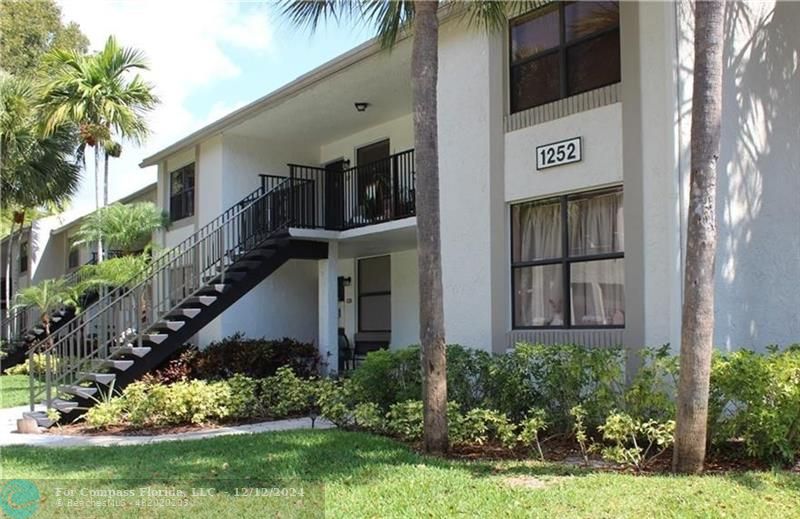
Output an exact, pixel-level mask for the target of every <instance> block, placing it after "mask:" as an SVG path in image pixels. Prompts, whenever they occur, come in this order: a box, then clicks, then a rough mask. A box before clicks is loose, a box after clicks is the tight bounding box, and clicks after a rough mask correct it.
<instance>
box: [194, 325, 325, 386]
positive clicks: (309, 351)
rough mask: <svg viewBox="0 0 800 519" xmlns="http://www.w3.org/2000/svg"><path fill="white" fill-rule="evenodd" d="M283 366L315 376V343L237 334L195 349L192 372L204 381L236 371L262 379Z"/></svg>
mask: <svg viewBox="0 0 800 519" xmlns="http://www.w3.org/2000/svg"><path fill="white" fill-rule="evenodd" d="M282 366H287V367H289V368H291V369H292V371H294V372H295V373H296V374H297V375H298V376H300V377H303V378H307V377H311V376H314V375H316V374H317V370H318V368H319V354H318V352H317V348H316V346H314V345H313V344H311V343H303V342H298V341H295V340H292V339H288V338H284V339H281V340H267V339H246V338H245V337H244V335H243V334H241V333H237V334H235V335H233V336H231V337H227V338H225V339H222V340H221V341H219V342H213V343H211V344H209V345H208V347H207V348H205V349H204V350H202V351H200V352H198V354H197V355H196V357H195V360H194V367H193V375H194V376H195V377H196V378H201V379H205V380H220V379H226V378H229V377H231V376H233V375H235V374H237V373H238V374H240V375H246V376H248V377H251V378H265V377H270V376H272V375H275V373H276V372H277V371H278V368H280V367H282Z"/></svg>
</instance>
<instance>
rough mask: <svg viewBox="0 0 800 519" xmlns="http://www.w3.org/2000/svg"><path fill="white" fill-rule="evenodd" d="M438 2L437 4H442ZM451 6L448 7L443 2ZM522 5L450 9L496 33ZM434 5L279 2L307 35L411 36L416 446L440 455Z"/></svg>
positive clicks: (387, 41) (442, 395)
mask: <svg viewBox="0 0 800 519" xmlns="http://www.w3.org/2000/svg"><path fill="white" fill-rule="evenodd" d="M443 3H444V2H443ZM446 3H448V4H456V2H446ZM527 4H529V2H490V1H475V2H463V3H458V7H457V8H458V9H461V13H462V14H463V15H465V16H467V17H468V18H469V19H470V21H471V22H472V23H473V24H475V25H480V26H482V27H484V28H485V29H487V30H493V29H498V28H501V27H503V26H504V25H505V24H506V22H507V19H508V16H509V15H510V14H512V11H517V10H521V9H525V8H526V7H529V6H528V5H527ZM440 5H441V4H440V2H437V1H419V0H405V1H394V0H323V1H309V0H283V1H282V2H281V6H282V14H283V15H284V16H285V17H286V18H287V19H288V20H290V21H291V22H292V23H294V24H295V25H297V26H300V27H308V28H310V29H312V30H313V29H315V28H316V27H317V25H318V24H319V22H320V21H324V20H326V19H328V18H332V19H334V20H345V19H349V20H350V21H353V22H355V23H365V24H367V25H370V26H372V27H373V28H375V30H376V31H377V35H378V37H379V39H380V41H381V43H382V45H383V46H384V47H387V48H388V47H391V46H393V45H394V44H395V43H396V42H397V41H398V39H399V38H400V37H401V36H402V34H403V32H404V31H405V30H406V29H410V30H412V31H413V48H412V55H411V85H412V91H413V103H414V142H415V147H416V153H415V170H416V183H417V185H416V193H417V195H416V213H417V251H418V263H419V295H420V342H421V344H422V359H421V361H422V374H423V402H424V409H423V411H424V412H423V416H424V447H425V450H426V451H428V452H439V453H441V452H445V451H446V450H447V449H448V433H447V377H446V369H447V366H446V346H445V335H444V307H443V303H442V266H441V240H440V221H439V152H438V140H437V128H438V126H437V106H436V95H437V91H436V88H437V83H438V61H439V57H438V56H439V18H438V10H439V6H440Z"/></svg>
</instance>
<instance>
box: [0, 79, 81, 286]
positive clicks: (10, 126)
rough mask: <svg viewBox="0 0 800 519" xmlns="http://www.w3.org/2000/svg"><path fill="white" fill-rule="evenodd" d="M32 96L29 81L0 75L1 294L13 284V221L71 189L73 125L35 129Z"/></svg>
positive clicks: (59, 201) (62, 198)
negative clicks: (6, 224) (5, 221)
mask: <svg viewBox="0 0 800 519" xmlns="http://www.w3.org/2000/svg"><path fill="white" fill-rule="evenodd" d="M34 105H35V96H34V89H33V86H32V84H31V82H30V81H28V80H25V79H20V78H14V77H11V76H8V75H4V74H2V75H0V149H2V153H0V191H1V192H2V193H3V207H4V211H6V212H8V211H10V212H11V213H12V214H11V225H10V228H9V233H10V237H9V239H8V253H7V254H6V276H5V277H6V279H9V280H11V283H6V294H5V295H6V300H7V301H10V300H11V286H12V285H14V284H15V283H14V270H13V269H12V264H13V258H14V254H13V253H12V251H14V250H15V246H14V238H15V225H16V229H18V230H19V229H22V227H23V225H24V223H25V216H26V214H29V213H30V212H31V211H33V210H34V209H35V208H39V207H43V206H51V207H52V206H53V205H56V206H62V205H63V204H65V203H66V202H67V201H68V200H69V199H70V197H71V196H72V195H73V194H74V193H75V192H76V191H77V189H78V185H79V182H80V167H79V166H78V164H76V163H75V162H74V160H73V158H72V152H73V151H74V149H75V145H76V144H77V142H78V141H77V134H76V131H75V128H74V126H71V125H69V124H60V125H56V126H54V127H53V129H52V131H51V132H50V134H49V135H47V136H43V135H41V134H40V133H39V132H38V130H37V120H36V113H35V110H34Z"/></svg>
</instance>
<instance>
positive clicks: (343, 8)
mask: <svg viewBox="0 0 800 519" xmlns="http://www.w3.org/2000/svg"><path fill="white" fill-rule="evenodd" d="M358 4H359V2H358V1H352V0H279V1H278V9H279V10H280V13H281V16H283V17H284V19H286V20H288V21H289V23H291V24H292V25H295V26H297V27H299V28H301V29H308V30H310V31H311V32H314V31H316V30H317V27H319V24H320V22H327V21H328V20H333V21H335V22H341V21H342V20H343V19H344V18H348V17H352V16H353V14H354V13H355V11H356V10H357V9H358Z"/></svg>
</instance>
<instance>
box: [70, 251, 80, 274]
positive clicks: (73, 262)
mask: <svg viewBox="0 0 800 519" xmlns="http://www.w3.org/2000/svg"><path fill="white" fill-rule="evenodd" d="M80 261H81V250H80V249H79V248H78V247H70V249H69V255H68V256H67V268H68V269H74V268H75V267H77V266H78V263H80Z"/></svg>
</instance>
